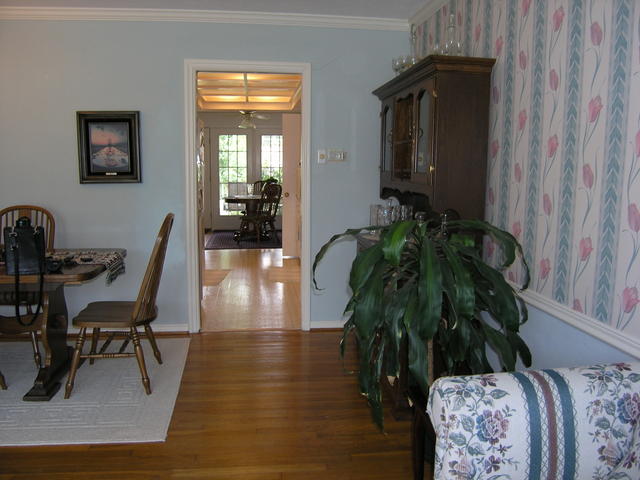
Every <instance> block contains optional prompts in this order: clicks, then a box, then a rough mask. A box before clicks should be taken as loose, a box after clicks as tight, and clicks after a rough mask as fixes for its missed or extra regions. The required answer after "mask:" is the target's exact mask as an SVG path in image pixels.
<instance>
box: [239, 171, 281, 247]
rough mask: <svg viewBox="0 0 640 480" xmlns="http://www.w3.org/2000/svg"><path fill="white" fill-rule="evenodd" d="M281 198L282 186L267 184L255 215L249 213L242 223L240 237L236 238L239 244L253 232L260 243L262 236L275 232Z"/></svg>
mask: <svg viewBox="0 0 640 480" xmlns="http://www.w3.org/2000/svg"><path fill="white" fill-rule="evenodd" d="M281 196H282V185H280V184H279V183H267V184H266V185H265V186H264V188H263V189H262V195H261V197H260V201H259V203H258V208H257V209H256V211H255V213H251V214H249V213H247V214H246V215H244V216H243V217H242V220H241V221H240V235H238V236H237V237H236V242H237V243H240V240H241V239H242V238H243V237H246V236H247V235H248V234H250V233H251V232H254V233H255V235H256V241H257V242H258V243H259V242H260V240H261V237H262V235H263V234H266V233H267V231H268V230H269V229H271V230H272V231H274V232H275V216H276V213H277V212H278V205H279V204H280V197H281Z"/></svg>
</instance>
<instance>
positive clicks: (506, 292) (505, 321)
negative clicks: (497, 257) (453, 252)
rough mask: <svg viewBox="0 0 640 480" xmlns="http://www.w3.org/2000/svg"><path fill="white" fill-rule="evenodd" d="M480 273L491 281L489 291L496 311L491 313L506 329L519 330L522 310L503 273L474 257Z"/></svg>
mask: <svg viewBox="0 0 640 480" xmlns="http://www.w3.org/2000/svg"><path fill="white" fill-rule="evenodd" d="M472 261H473V264H474V266H475V267H476V269H477V271H478V273H479V274H480V275H482V277H483V278H484V279H485V280H487V281H488V282H489V287H488V289H487V292H486V293H488V294H489V295H490V296H491V305H492V306H493V309H494V311H490V312H489V313H491V314H492V316H494V317H495V319H496V320H497V321H498V322H500V324H501V325H503V326H504V328H505V329H507V330H511V331H514V332H517V331H518V329H519V327H520V310H519V309H518V305H517V304H516V300H515V295H516V294H515V292H514V290H513V288H511V285H509V284H508V283H507V282H506V280H505V279H504V277H503V276H502V273H500V272H498V271H497V270H495V269H494V268H491V267H490V266H488V265H487V264H486V263H484V262H482V261H480V260H478V259H475V258H474V259H472Z"/></svg>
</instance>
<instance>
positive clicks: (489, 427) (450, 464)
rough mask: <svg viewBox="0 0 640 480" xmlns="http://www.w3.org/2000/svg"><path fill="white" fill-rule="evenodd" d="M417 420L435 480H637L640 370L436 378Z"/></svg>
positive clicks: (635, 366)
mask: <svg viewBox="0 0 640 480" xmlns="http://www.w3.org/2000/svg"><path fill="white" fill-rule="evenodd" d="M418 408H419V407H418ZM418 413H420V412H418ZM426 414H427V416H428V417H429V419H430V420H431V422H432V424H433V428H434V431H435V455H434V456H435V458H434V463H433V467H434V479H457V480H458V479H459V480H462V479H496V478H500V479H514V480H516V479H527V478H532V479H538V478H540V479H543V478H544V479H548V478H550V479H587V478H593V479H629V480H638V479H640V425H639V424H640V363H631V364H629V363H616V364H611V365H593V366H589V367H579V368H558V369H547V370H527V371H523V372H512V373H494V374H487V375H470V376H460V377H442V378H439V379H437V380H436V381H435V382H434V383H433V384H432V386H431V389H430V391H429V399H428V403H427V406H426ZM414 422H415V420H414ZM418 430H419V431H418V438H416V436H415V430H414V442H416V441H418V442H420V441H422V442H424V431H425V429H424V428H420V429H418ZM420 435H421V436H422V438H420ZM423 445H424V443H423ZM422 452H424V448H422ZM414 453H415V448H414Z"/></svg>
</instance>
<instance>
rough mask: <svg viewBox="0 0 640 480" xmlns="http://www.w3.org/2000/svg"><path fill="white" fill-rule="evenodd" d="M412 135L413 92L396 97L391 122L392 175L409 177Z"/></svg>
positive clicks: (402, 178) (402, 177)
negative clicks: (392, 120)
mask: <svg viewBox="0 0 640 480" xmlns="http://www.w3.org/2000/svg"><path fill="white" fill-rule="evenodd" d="M412 135H413V94H411V95H407V96H406V97H404V98H401V99H398V100H397V101H396V104H395V112H394V122H393V177H394V178H396V179H398V180H408V179H410V178H411V166H412V165H411V164H412V162H411V153H412Z"/></svg>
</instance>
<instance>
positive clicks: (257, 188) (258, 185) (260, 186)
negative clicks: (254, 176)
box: [253, 177, 278, 195]
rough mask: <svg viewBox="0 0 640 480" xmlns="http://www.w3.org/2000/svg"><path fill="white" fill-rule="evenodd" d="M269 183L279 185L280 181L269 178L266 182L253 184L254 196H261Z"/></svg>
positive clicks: (260, 181)
mask: <svg viewBox="0 0 640 480" xmlns="http://www.w3.org/2000/svg"><path fill="white" fill-rule="evenodd" d="M269 183H278V181H277V180H276V179H275V178H273V177H269V178H266V179H264V180H257V181H255V182H253V194H254V195H260V194H261V193H262V189H263V188H264V186H265V185H268V184H269Z"/></svg>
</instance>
